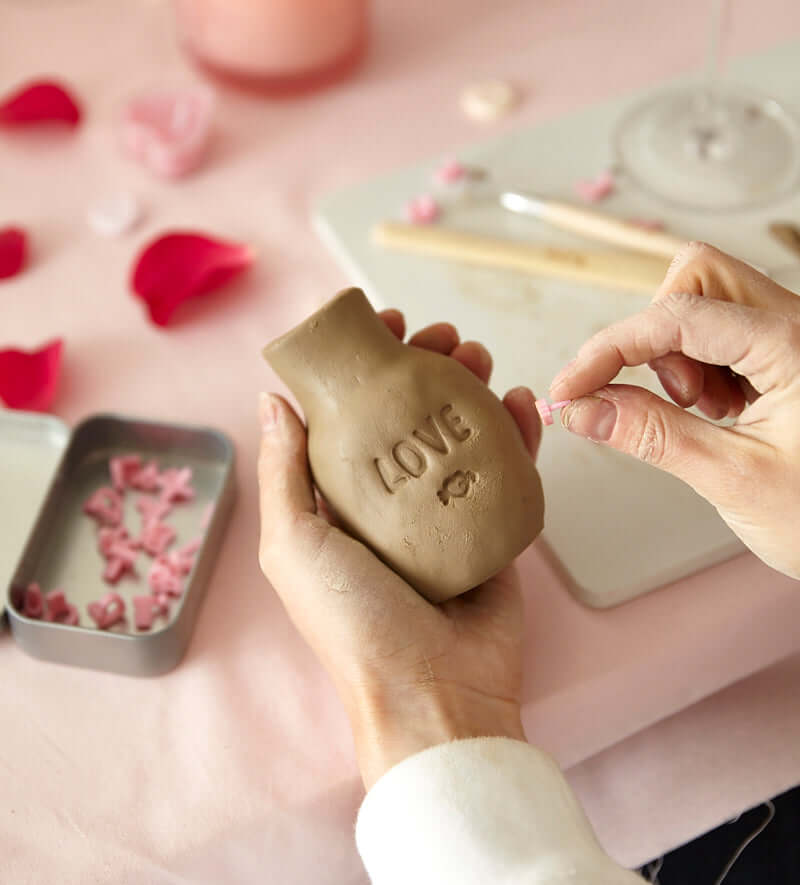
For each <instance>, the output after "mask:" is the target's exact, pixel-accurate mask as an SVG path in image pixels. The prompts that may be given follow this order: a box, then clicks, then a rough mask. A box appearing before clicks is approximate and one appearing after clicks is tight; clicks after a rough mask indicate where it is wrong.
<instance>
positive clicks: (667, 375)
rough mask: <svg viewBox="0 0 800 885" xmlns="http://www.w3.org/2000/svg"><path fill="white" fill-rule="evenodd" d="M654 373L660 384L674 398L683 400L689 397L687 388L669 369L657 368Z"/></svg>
mask: <svg viewBox="0 0 800 885" xmlns="http://www.w3.org/2000/svg"><path fill="white" fill-rule="evenodd" d="M656 374H657V375H658V380H659V381H660V382H661V386H662V387H663V388H664V390H666V391H667V393H668V394H669V395H670V396H671V397H673V398H674V399H679V400H685V399H688V397H689V388H688V387H687V386H686V385H685V384H684V383H683V381H681V379H680V378H679V377H678V376H677V375H676V374H675V373H674V372H673V371H672V370H671V369H659V370H658V371H657V372H656Z"/></svg>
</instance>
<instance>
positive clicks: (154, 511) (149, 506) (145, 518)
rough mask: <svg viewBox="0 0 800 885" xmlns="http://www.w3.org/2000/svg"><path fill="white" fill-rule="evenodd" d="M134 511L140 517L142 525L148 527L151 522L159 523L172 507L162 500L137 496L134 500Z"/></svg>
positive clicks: (149, 496)
mask: <svg viewBox="0 0 800 885" xmlns="http://www.w3.org/2000/svg"><path fill="white" fill-rule="evenodd" d="M136 509H137V510H138V511H139V513H141V515H142V525H148V524H149V523H151V522H161V520H162V519H163V518H164V517H165V516H167V514H168V513H169V512H170V511H171V510H172V505H171V504H170V503H169V501H165V500H164V499H163V498H156V497H153V496H151V495H139V497H138V498H137V499H136Z"/></svg>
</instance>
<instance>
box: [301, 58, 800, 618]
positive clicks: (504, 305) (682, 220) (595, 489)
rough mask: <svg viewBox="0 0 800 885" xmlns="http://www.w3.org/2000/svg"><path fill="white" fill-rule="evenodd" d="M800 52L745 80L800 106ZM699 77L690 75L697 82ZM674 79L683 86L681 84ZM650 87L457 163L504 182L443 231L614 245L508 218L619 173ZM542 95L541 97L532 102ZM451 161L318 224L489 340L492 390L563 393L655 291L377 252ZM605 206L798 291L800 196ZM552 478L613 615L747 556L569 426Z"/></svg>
mask: <svg viewBox="0 0 800 885" xmlns="http://www.w3.org/2000/svg"><path fill="white" fill-rule="evenodd" d="M799 58H800V45H798V44H793V45H790V46H782V47H779V48H778V49H775V50H771V51H769V52H767V53H762V54H759V55H758V56H752V57H748V58H745V59H740V60H739V61H737V62H736V63H734V64H732V65H731V69H730V72H729V76H730V78H731V79H732V80H733V81H740V82H742V83H743V84H746V85H747V86H749V87H751V88H753V89H757V90H759V91H762V92H764V93H767V94H770V95H771V96H773V97H774V98H777V99H778V100H780V101H781V102H783V103H784V104H785V106H786V107H787V108H789V109H790V110H793V111H794V112H795V113H798V112H800V106H798V105H800V94H797V93H796V89H795V84H796V73H797V64H798V61H797V60H798V59H799ZM687 82H688V81H687ZM665 85H667V84H665ZM644 94H645V93H638V94H635V95H630V96H626V97H624V98H620V99H616V100H613V101H609V102H606V103H604V104H602V105H596V106H592V107H588V108H584V109H582V110H580V111H579V112H577V113H574V114H571V115H569V116H565V117H561V118H559V119H555V120H550V121H547V122H545V123H543V124H541V125H538V126H536V127H534V128H527V129H521V130H519V131H515V132H513V133H511V134H510V135H505V136H503V137H502V138H499V139H498V138H496V139H494V140H492V141H488V142H484V143H481V144H476V145H470V146H467V147H464V148H459V147H458V146H456V145H454V146H453V150H452V151H450V152H448V153H447V155H446V156H448V157H457V158H458V159H459V160H461V161H463V162H465V163H468V164H471V165H474V166H476V167H480V168H482V169H485V170H487V171H488V172H489V173H490V175H489V176H488V178H487V179H486V180H485V181H484V182H483V183H481V184H480V185H479V186H477V187H475V188H473V189H472V193H471V196H470V197H469V198H468V199H464V200H457V199H456V200H449V201H448V203H447V205H446V207H445V211H444V213H443V216H442V218H441V221H440V223H441V224H443V225H447V226H452V227H454V228H459V229H463V230H467V231H475V232H481V233H485V234H490V235H501V236H508V237H513V238H517V239H522V240H525V239H527V240H529V241H531V242H536V243H545V244H553V245H560V246H576V247H585V248H603V246H601V245H598V244H592V243H587V242H586V241H584V240H581V239H579V238H577V237H574V236H572V235H570V234H566V233H563V232H559V231H554V230H552V229H549V228H548V227H547V226H545V225H543V224H541V223H540V222H537V221H535V220H533V219H529V218H524V217H519V216H515V215H512V214H511V213H509V212H506V211H505V210H503V209H501V208H499V206H498V205H497V204H496V200H495V196H496V194H497V193H498V192H499V191H500V190H501V189H502V188H503V187H504V186H508V187H509V188H513V189H518V190H528V191H532V192H533V193H536V194H543V195H546V196H550V197H553V198H561V199H564V198H565V199H568V200H575V199H576V198H575V195H574V183H575V181H576V179H578V178H580V177H588V176H591V175H593V174H595V173H598V172H600V171H602V170H604V169H606V168H609V167H610V166H611V165H613V160H614V158H613V148H612V133H613V130H614V126H615V123H616V122H617V121H618V120H619V119H620V118H621V116H622V115H623V114H624V113H625V112H626V110H628V109H629V108H630V107H631V106H632V104H633V103H635V102H636V101H638V100H640V99H641V98H642V97H643V96H644ZM531 100H535V99H531ZM442 159H443V158H442V157H434V158H430V159H429V161H427V162H423V163H419V164H418V165H415V166H413V167H411V168H406V169H401V170H397V171H394V172H392V173H390V174H387V175H384V176H382V177H380V178H377V179H373V180H370V181H365V182H363V183H361V184H359V185H357V186H355V187H350V188H348V189H347V190H344V191H341V192H339V193H336V194H334V195H332V196H330V197H328V198H327V199H325V200H324V201H323V202H322V203H321V205H320V206H319V207H318V208H317V212H316V216H315V222H316V225H317V229H318V231H319V233H320V235H321V237H322V239H323V240H324V241H325V243H326V244H327V245H328V246H329V247H330V248H331V249H332V251H333V252H334V254H335V255H336V256H337V258H338V259H339V260H340V261H341V262H342V263H343V265H344V266H345V268H346V269H347V271H348V273H350V274H352V276H353V278H354V282H356V283H358V284H359V285H362V286H363V287H364V289H365V291H366V292H367V294H368V296H369V297H370V299H371V300H372V302H373V304H375V305H376V307H380V308H383V307H389V306H391V307H397V308H399V309H401V310H402V311H403V312H404V313H405V315H406V320H407V325H408V328H409V329H410V330H415V329H418V328H420V327H421V326H424V325H426V324H428V323H431V322H435V321H438V320H448V321H450V322H453V323H455V324H456V325H457V326H458V328H459V331H460V333H461V336H462V339H470V338H474V339H478V340H480V341H482V342H484V343H485V344H486V345H487V346H488V347H489V349H490V350H491V352H492V354H493V356H494V360H495V370H494V375H493V379H492V388H493V390H495V392H497V393H498V394H500V395H502V393H504V392H505V391H506V390H508V389H509V388H511V387H514V386H516V385H519V384H525V385H528V386H530V387H531V388H533V390H534V391H535V392H536V393H537V395H544V394H545V393H546V392H547V389H548V386H549V383H550V381H551V379H552V378H553V376H554V375H555V373H556V372H557V371H558V370H559V369H560V368H561V367H562V366H563V365H564V363H565V362H567V361H568V360H569V359H571V358H572V357H573V356H574V355H575V353H576V351H577V349H578V347H579V346H580V345H581V344H582V343H583V342H584V341H585V340H586V339H587V338H588V337H589V336H590V335H592V334H593V333H594V332H596V331H598V330H599V329H602V328H604V327H605V326H606V325H608V324H609V323H612V322H614V321H616V320H618V319H620V318H622V317H624V316H626V315H628V314H631V313H634V312H636V311H638V310H640V309H641V308H643V307H645V306H646V305H647V303H648V301H649V297H648V296H639V295H631V294H627V293H624V292H622V291H620V292H616V291H610V290H607V289H600V288H593V287H589V286H585V285H582V284H581V285H579V284H576V283H570V282H563V281H557V280H552V279H546V278H542V277H534V276H527V275H524V274H521V273H516V272H511V271H503V270H492V269H486V268H475V267H468V266H466V265H462V264H457V263H454V262H449V261H444V260H440V259H435V258H429V257H423V256H416V255H406V254H401V253H398V252H390V251H384V250H383V249H381V248H379V247H377V246H374V245H372V244H371V243H370V236H369V233H370V229H371V228H372V227H373V225H374V224H375V223H376V222H379V221H381V220H387V219H392V218H395V219H396V218H401V217H402V207H403V206H404V204H405V202H406V201H407V200H408V199H409V198H410V197H412V196H415V195H417V194H420V193H423V192H430V191H431V190H432V185H431V173H432V171H433V170H434V169H436V168H437V166H439V165H440V164H441V162H442ZM598 208H602V210H603V211H606V212H608V213H610V214H614V215H617V216H619V217H622V218H654V219H659V220H662V221H663V222H664V223H665V224H666V226H667V229H668V230H670V231H671V232H673V233H675V234H677V235H679V236H681V237H685V238H686V239H702V240H706V241H709V242H712V243H714V244H715V245H717V246H719V247H720V248H722V249H724V250H725V251H728V252H731V253H733V254H736V255H739V256H740V257H742V258H745V259H746V260H748V261H751V262H753V263H756V264H759V265H761V266H763V267H766V268H770V269H772V268H781V270H780V271H779V272H776V273H775V274H774V275H775V277H776V279H778V280H779V281H780V282H783V283H784V284H785V285H787V286H789V287H791V288H796V287H797V285H798V283H800V258H798V259H794V258H793V257H792V256H791V255H790V253H788V252H787V251H786V249H785V248H784V247H783V246H781V245H780V244H778V243H776V242H774V241H773V240H772V239H771V238H770V237H769V236H768V234H767V229H766V228H767V224H768V222H770V221H774V220H792V219H794V220H795V221H797V222H800V194H798V193H795V194H794V195H793V196H792V197H790V198H788V199H784V200H782V201H780V202H779V203H775V204H773V205H771V206H768V207H765V208H761V209H758V210H750V211H742V212H735V213H734V212H727V213H725V214H709V213H694V212H688V211H684V210H677V209H675V208H671V207H668V206H665V205H663V204H662V203H661V202H660V201H658V200H657V199H655V198H651V197H649V196H648V195H647V194H645V193H643V192H641V191H640V190H638V189H637V188H636V187H635V186H634V184H633V183H631V182H629V181H627V180H625V178H624V177H622V178H619V179H618V188H617V191H616V192H615V194H614V195H613V196H612V197H610V198H609V199H607V200H606V201H605V202H603V203H602V204H601V206H599V207H598ZM618 380H622V381H625V382H627V383H632V384H639V385H642V386H645V387H647V388H649V389H650V390H653V391H656V392H658V393H661V390H660V388H659V387H658V384H657V381H656V379H655V376H654V375H653V374H652V373H651V372H650V371H649V370H648V369H647V368H637V369H626V370H624V372H623V373H622V374H621V375H620V377H619V379H618ZM538 464H539V469H540V471H541V475H542V481H543V484H544V490H545V499H546V511H545V529H544V533H543V538H544V541H545V542H546V545H547V547H549V549H550V551H551V552H552V553H553V554H554V555H555V559H556V561H557V562H558V563H560V566H561V567H562V571H563V575H564V578H565V581H566V583H567V586H568V587H569V588H570V590H571V591H572V592H573V593H574V594H575V595H576V596H577V597H578V598H579V599H581V600H582V601H584V602H585V603H587V604H589V605H592V606H597V607H605V606H610V605H615V604H617V603H620V602H623V601H625V600H628V599H631V598H633V597H634V596H637V595H639V594H641V593H645V592H647V591H649V590H652V589H655V588H656V587H659V586H661V585H663V584H666V583H669V582H671V581H675V580H677V579H679V578H681V577H684V576H686V575H688V574H691V573H692V572H695V571H697V570H699V569H702V568H704V567H707V566H710V565H713V564H715V563H717V562H720V561H722V560H724V559H727V558H729V557H731V556H733V555H735V554H736V553H739V552H741V551H742V550H743V549H744V548H743V547H742V545H741V544H740V542H739V541H738V540H737V539H736V537H735V536H734V535H733V533H732V532H731V531H730V530H729V529H728V528H727V527H726V526H725V524H724V523H723V522H722V520H721V519H720V517H719V516H718V515H717V513H716V511H715V510H714V508H713V507H711V506H710V505H709V504H707V503H706V502H705V501H704V500H702V499H701V498H700V497H699V496H698V495H697V494H695V492H694V491H692V489H690V488H689V487H687V486H685V485H684V484H683V483H681V482H679V481H678V480H676V479H673V478H672V477H670V476H668V475H667V474H665V473H662V472H660V471H658V470H655V469H653V468H651V467H647V466H644V465H643V464H640V463H638V462H636V461H635V460H634V459H632V458H629V457H625V456H623V455H621V454H619V453H616V452H614V451H611V450H609V449H605V448H602V447H601V446H597V445H594V444H592V443H590V442H587V441H585V440H582V439H579V438H576V437H574V436H572V435H571V434H569V433H568V432H566V431H565V430H564V429H563V428H562V427H561V426H560V424H559V422H558V419H556V424H555V425H554V426H553V427H549V428H545V429H544V433H543V441H542V446H541V452H540V455H539V459H538Z"/></svg>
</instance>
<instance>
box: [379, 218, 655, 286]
mask: <svg viewBox="0 0 800 885" xmlns="http://www.w3.org/2000/svg"><path fill="white" fill-rule="evenodd" d="M372 239H373V242H375V243H377V244H378V245H380V246H384V247H386V248H388V249H397V250H398V251H401V252H415V253H417V254H420V255H431V256H434V257H437V258H450V259H453V260H455V261H463V262H465V263H467V264H478V265H483V266H485V267H502V268H509V269H512V270H520V271H523V272H524V273H530V274H536V275H541V276H548V277H556V278H559V279H565V280H573V281H575V282H579V283H589V284H591V285H597V286H605V287H607V288H610V289H625V290H627V291H633V292H645V293H648V294H651V293H653V292H654V291H655V290H656V288H657V287H658V285H659V284H660V283H661V281H662V280H663V279H664V274H665V273H666V271H667V266H668V263H669V262H668V261H667V260H666V259H661V258H656V257H653V256H650V255H638V254H635V253H633V252H630V253H627V252H583V251H578V250H575V249H557V248H552V247H549V246H531V245H528V244H527V243H521V242H515V241H514V240H503V239H499V238H495V237H485V236H481V235H479V234H471V233H464V232H461V231H456V230H450V229H448V228H444V227H440V226H438V225H435V226H434V225H414V224H403V223H401V222H393V221H387V222H383V223H382V224H379V225H377V226H376V227H375V228H374V229H373V231H372Z"/></svg>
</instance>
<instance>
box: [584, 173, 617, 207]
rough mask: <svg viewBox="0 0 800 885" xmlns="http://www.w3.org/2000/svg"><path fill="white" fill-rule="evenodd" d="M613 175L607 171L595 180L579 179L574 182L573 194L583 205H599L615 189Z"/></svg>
mask: <svg viewBox="0 0 800 885" xmlns="http://www.w3.org/2000/svg"><path fill="white" fill-rule="evenodd" d="M615 186H616V185H615V182H614V175H613V173H612V172H611V170H609V169H607V170H605V172H601V173H600V174H599V175H598V176H596V177H595V178H581V179H579V180H578V181H576V182H575V192H576V193H577V194H578V196H579V197H580V198H581V199H582V200H583V201H584V203H599V202H601V201H602V200H605V199H606V197H610V196H611V194H613V193H614V188H615Z"/></svg>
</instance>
